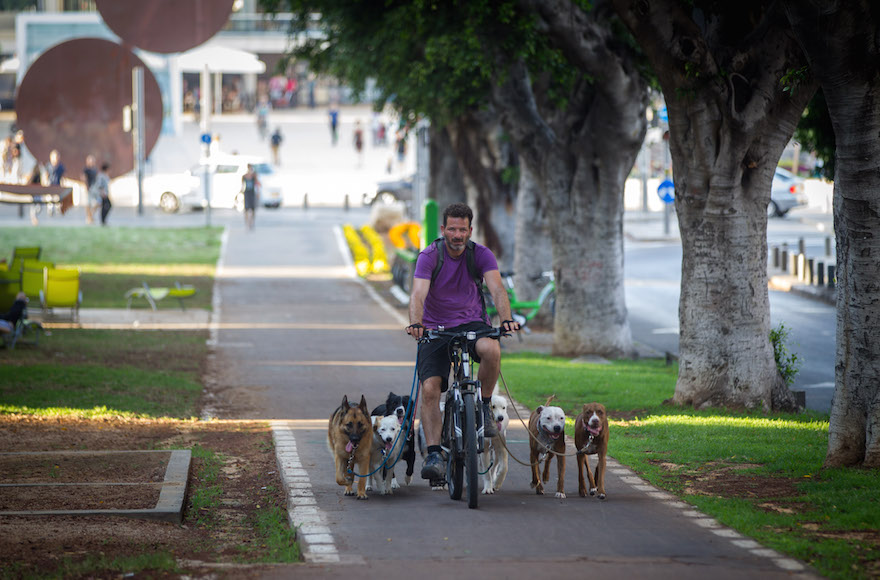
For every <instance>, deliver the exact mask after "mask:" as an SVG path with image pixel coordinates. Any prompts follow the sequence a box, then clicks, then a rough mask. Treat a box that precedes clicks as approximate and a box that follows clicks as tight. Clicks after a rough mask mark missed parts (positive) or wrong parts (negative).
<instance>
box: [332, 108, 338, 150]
mask: <svg viewBox="0 0 880 580" xmlns="http://www.w3.org/2000/svg"><path fill="white" fill-rule="evenodd" d="M338 129H339V110H338V109H337V108H336V107H330V141H331V143H333V145H336V142H337V141H339V130H338Z"/></svg>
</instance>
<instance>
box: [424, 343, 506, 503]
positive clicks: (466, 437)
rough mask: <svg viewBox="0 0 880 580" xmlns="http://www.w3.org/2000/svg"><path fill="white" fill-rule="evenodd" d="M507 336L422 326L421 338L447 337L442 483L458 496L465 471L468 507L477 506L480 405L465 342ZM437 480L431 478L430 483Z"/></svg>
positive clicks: (478, 386)
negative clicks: (447, 384) (447, 383)
mask: <svg viewBox="0 0 880 580" xmlns="http://www.w3.org/2000/svg"><path fill="white" fill-rule="evenodd" d="M502 336H509V334H508V333H507V332H505V331H504V330H503V329H501V328H492V329H487V330H477V331H474V330H471V331H458V332H452V331H447V330H444V329H443V327H442V326H441V327H440V328H439V329H437V330H433V329H426V330H425V334H424V336H423V337H422V339H421V341H424V342H430V341H432V340H437V339H441V338H447V339H450V343H449V349H450V351H451V354H452V357H451V358H452V376H453V380H452V384H451V385H450V387H449V389H448V390H447V391H446V399H445V406H444V409H443V427H442V432H441V438H440V445H441V447H443V451H444V453H445V455H446V483H447V486H448V488H449V497H450V498H451V499H453V500H456V501H457V500H460V499H461V496H462V493H463V491H464V490H463V486H464V484H465V477H464V476H465V472H467V490H468V494H467V499H468V507H469V508H471V509H474V508H476V507H477V500H478V499H479V497H480V488H479V484H478V481H479V479H480V471H479V461H478V458H477V455H478V454H479V453H482V452H483V412H482V411H483V409H482V400H481V397H478V396H477V394H478V393H480V386H481V385H480V381H479V379H476V378H474V361H473V359H472V358H471V356H470V353H469V352H468V348H467V344H468V342H472V341H476V340H477V339H479V338H483V337H488V338H494V339H496V340H497V339H500V338H501V337H502ZM434 483H437V482H432V485H433V484H434Z"/></svg>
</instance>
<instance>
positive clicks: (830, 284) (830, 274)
mask: <svg viewBox="0 0 880 580" xmlns="http://www.w3.org/2000/svg"><path fill="white" fill-rule="evenodd" d="M834 274H835V272H834V266H832V265H831V264H828V287H829V288H834V286H835V284H837V280H835V279H834Z"/></svg>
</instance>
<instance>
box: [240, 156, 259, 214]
mask: <svg viewBox="0 0 880 580" xmlns="http://www.w3.org/2000/svg"><path fill="white" fill-rule="evenodd" d="M259 188H260V179H259V178H258V177H257V172H256V171H255V170H254V164H253V163H248V166H247V173H245V174H244V175H242V176H241V191H242V193H243V194H244V226H245V227H246V228H247V229H249V230H252V229H254V213H255V212H256V209H257V195H258V191H259Z"/></svg>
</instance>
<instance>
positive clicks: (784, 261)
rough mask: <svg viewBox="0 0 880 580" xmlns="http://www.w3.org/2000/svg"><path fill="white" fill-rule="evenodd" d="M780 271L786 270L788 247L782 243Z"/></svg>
mask: <svg viewBox="0 0 880 580" xmlns="http://www.w3.org/2000/svg"><path fill="white" fill-rule="evenodd" d="M781 265H782V271H783V272H788V248H786V247H785V244H783V245H782V264H781Z"/></svg>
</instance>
